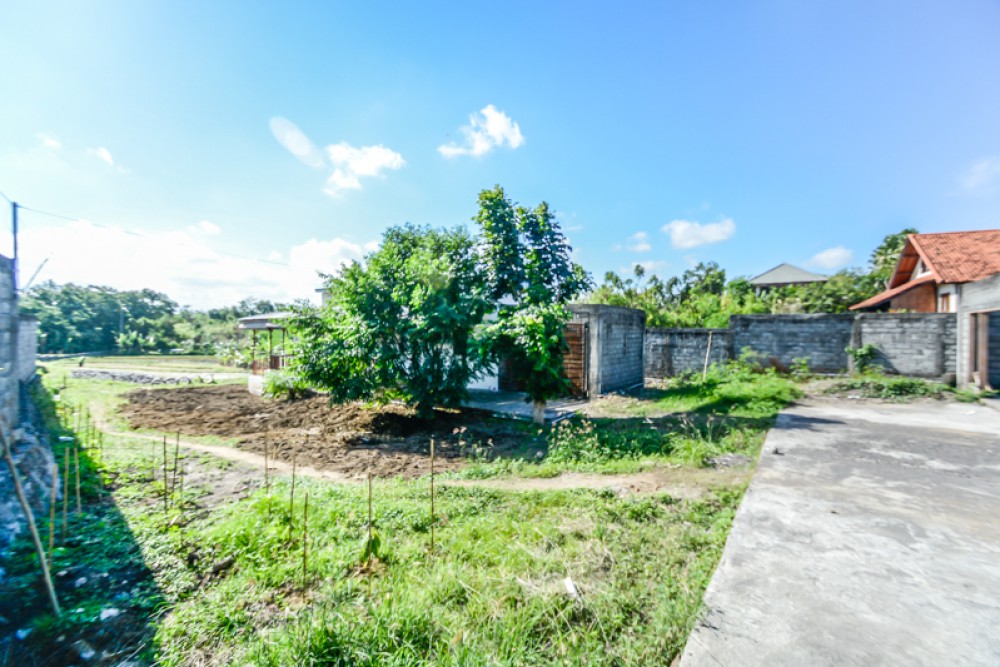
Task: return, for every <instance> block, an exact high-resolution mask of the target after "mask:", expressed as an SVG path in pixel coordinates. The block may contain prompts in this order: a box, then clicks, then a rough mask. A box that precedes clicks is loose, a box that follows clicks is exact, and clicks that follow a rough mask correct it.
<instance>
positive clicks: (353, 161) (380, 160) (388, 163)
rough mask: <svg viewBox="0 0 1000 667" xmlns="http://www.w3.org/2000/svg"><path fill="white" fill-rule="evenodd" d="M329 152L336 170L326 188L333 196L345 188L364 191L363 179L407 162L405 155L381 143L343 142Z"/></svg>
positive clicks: (399, 166)
mask: <svg viewBox="0 0 1000 667" xmlns="http://www.w3.org/2000/svg"><path fill="white" fill-rule="evenodd" d="M326 154H327V156H329V158H330V162H331V163H333V167H334V169H333V173H332V174H330V178H329V179H327V182H326V188H324V190H323V191H324V192H326V193H327V194H328V195H330V196H333V197H336V196H339V195H340V194H342V193H343V192H344V190H360V189H361V179H362V178H371V177H373V176H381V175H382V174H383V173H384V172H385V171H387V170H396V169H400V168H402V167H403V165H405V164H406V161H405V160H403V156H402V155H400V154H399V153H397V152H396V151H393V150H390V149H388V148H386V147H385V146H382V145H381V144H379V145H378V146H360V147H357V148H356V147H354V146H351V145H350V144H348V143H347V142H344V141H342V142H340V143H339V144H334V145H332V146H327V147H326Z"/></svg>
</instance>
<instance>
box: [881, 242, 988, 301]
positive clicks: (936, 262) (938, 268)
mask: <svg viewBox="0 0 1000 667" xmlns="http://www.w3.org/2000/svg"><path fill="white" fill-rule="evenodd" d="M907 251H910V253H909V254H908V252H907ZM913 252H915V253H916V254H917V255H919V256H920V258H921V259H923V260H924V266H926V267H927V268H928V269H929V270H930V271H931V273H932V274H934V275H935V277H936V278H937V282H938V283H971V282H975V281H977V280H982V279H983V278H989V277H990V276H992V275H995V274H997V273H1000V229H983V230H979V231H974V232H944V233H941V234H910V237H909V238H908V239H907V242H906V247H904V248H903V252H902V253H901V254H900V258H899V264H898V265H897V266H896V274H895V275H893V279H892V281H890V283H889V284H890V287H895V286H896V285H899V284H901V283H903V282H906V281H907V280H909V278H910V276H911V275H912V272H913V267H912V266H910V267H908V266H907V265H908V262H905V263H904V260H906V259H908V257H911V256H912V253H913ZM907 268H909V270H908V271H906V269H907ZM904 273H905V279H906V280H903V278H904V275H903V274H904Z"/></svg>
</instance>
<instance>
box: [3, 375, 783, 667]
mask: <svg viewBox="0 0 1000 667" xmlns="http://www.w3.org/2000/svg"><path fill="white" fill-rule="evenodd" d="M46 377H47V383H49V384H50V386H51V387H53V388H54V387H58V386H60V381H61V377H60V376H59V374H58V373H49V374H48V375H47V376H46ZM692 382H693V381H692V380H686V381H684V382H683V383H680V382H679V383H677V384H676V385H675V386H672V387H667V388H665V389H664V390H663V391H664V392H666V393H663V394H655V395H653V396H652V397H647V398H644V399H641V400H640V401H639V402H637V403H636V405H635V406H634V408H629V409H625V410H623V411H622V412H621V414H620V415H618V416H605V417H601V418H599V419H594V420H586V421H584V420H578V421H574V422H572V423H569V424H564V425H561V426H557V427H555V428H553V429H546V430H545V431H544V432H543V433H542V434H538V433H536V432H535V431H534V430H532V429H526V437H532V438H537V437H539V435H541V436H544V438H545V439H546V440H547V441H548V444H549V454H548V456H547V457H546V458H545V459H543V460H542V461H540V462H534V461H531V462H528V461H510V460H506V461H494V462H487V461H482V462H480V463H477V464H475V465H473V466H471V467H470V468H467V469H466V471H465V472H463V473H459V476H466V477H471V478H475V477H494V478H495V477H500V476H505V475H506V476H510V475H523V476H533V477H539V476H541V477H544V476H552V475H557V474H559V473H560V472H563V471H571V470H591V471H597V472H621V471H635V470H643V469H647V468H650V467H656V466H673V467H677V466H681V467H690V468H692V469H694V468H698V467H700V466H704V465H705V463H706V461H707V459H708V458H709V457H710V456H712V455H716V454H719V453H727V452H739V453H744V454H745V455H747V456H748V457H750V458H753V457H754V456H755V455H756V452H757V451H759V447H760V443H761V441H762V439H763V434H764V433H765V432H766V428H767V426H768V424H769V423H770V419H772V418H773V416H774V414H775V413H776V412H777V410H778V409H780V407H781V405H783V404H784V401H786V400H789V397H790V396H792V395H793V394H794V391H795V389H794V386H793V385H792V383H790V382H789V381H787V380H783V379H781V378H775V377H774V376H767V375H757V376H753V375H745V374H744V375H739V376H737V375H733V374H720V375H719V376H718V377H716V378H714V379H713V380H712V381H711V382H700V381H699V382H696V383H695V384H697V386H696V387H692V386H690V385H691V383H692ZM128 388H131V387H130V386H129V385H124V384H122V383H112V382H102V381H92V380H69V387H68V388H67V389H66V390H65V391H62V392H61V395H60V402H61V403H63V404H65V405H73V406H80V405H85V406H87V409H88V410H89V412H90V414H92V415H94V416H96V417H97V418H98V419H100V420H101V421H102V422H103V423H106V424H108V425H109V427H111V428H113V429H115V430H118V429H121V428H123V427H124V425H123V424H122V423H121V420H120V419H119V418H118V417H117V416H116V407H117V405H119V402H120V401H121V395H122V393H123V391H124V390H126V389H128ZM166 391H169V390H166ZM671 392H672V393H671ZM789 392H792V393H789ZM46 396H50V394H48V393H46V394H44V395H43V399H45V400H49V399H48V398H45V397H46ZM651 404H654V405H652V407H651V408H650V409H656V410H660V411H662V410H663V409H664V407H665V406H669V407H671V408H679V409H683V410H686V411H685V412H682V413H677V414H669V415H665V416H661V417H657V418H655V419H650V418H647V417H641V416H637V415H638V414H641V413H642V412H643V411H644V410H646V409H647V408H649V407H650V405H651ZM656 404H658V405H656ZM644 406H645V407H644ZM73 419H74V418H73V417H72V416H70V417H69V418H68V420H67V421H65V422H64V424H63V426H61V427H60V426H57V425H55V424H54V423H53V425H52V427H53V429H54V430H57V431H58V430H59V429H60V428H61V429H63V430H64V431H65V428H66V425H67V424H72V423H74V422H73ZM528 431H531V432H530V433H529V432H528ZM98 451H99V452H100V454H98V453H97V452H98ZM159 451H160V450H159V448H158V447H157V446H155V444H154V443H149V442H148V441H141V440H137V439H135V438H133V437H128V436H114V437H106V438H105V439H104V443H103V446H102V447H101V448H100V449H94V450H92V452H91V454H90V455H88V456H85V465H84V468H85V473H84V475H85V477H86V481H85V484H84V491H83V499H84V511H83V513H82V514H81V515H74V514H73V513H72V512H71V513H70V534H71V538H70V539H69V540H68V541H67V542H66V544H65V545H63V546H59V547H58V548H57V549H56V551H55V553H54V555H53V560H54V563H53V569H54V570H56V571H60V570H63V571H70V572H71V573H72V574H71V575H68V578H64V579H65V580H62V579H60V580H59V584H58V586H59V591H60V595H62V596H64V607H66V608H67V609H70V610H71V611H70V612H69V613H67V614H66V615H64V616H63V618H61V619H59V620H56V619H54V618H53V617H52V616H51V615H50V614H48V613H47V612H46V609H45V605H44V597H43V596H41V589H39V588H38V587H37V564H36V563H35V561H34V554H33V551H32V549H31V548H30V543H29V542H28V541H27V540H22V541H20V542H19V543H18V544H17V545H16V547H15V549H14V555H13V556H12V557H11V559H9V561H8V562H5V563H4V567H5V568H6V569H7V571H8V581H9V582H13V588H12V590H13V591H14V592H13V593H12V595H15V596H20V598H17V599H23V598H24V597H28V598H30V600H31V602H30V604H29V607H30V609H31V610H32V612H33V618H32V620H31V621H30V625H29V627H30V628H32V630H33V631H32V633H31V635H30V636H29V638H28V639H27V640H26V641H24V642H20V643H19V644H17V645H16V646H17V650H18V651H21V653H16V654H8V655H7V656H6V659H7V660H11V659H13V660H15V661H18V660H19V661H21V662H24V661H26V660H33V659H36V658H37V657H38V656H39V655H43V654H45V652H48V653H49V654H53V655H54V654H58V653H59V651H68V650H69V649H68V648H67V644H68V643H69V642H71V641H72V640H73V639H75V638H76V637H86V638H88V640H89V641H91V642H93V643H94V644H95V645H100V644H101V642H104V643H105V644H106V646H105V647H104V648H105V650H109V651H111V650H119V651H126V650H127V651H128V652H129V653H131V654H133V656H132V658H131V659H137V660H139V661H140V664H153V663H154V662H155V663H156V664H164V665H187V664H234V665H246V664H255V665H257V664H259V665H288V664H321V665H438V664H444V665H451V664H454V665H550V664H567V665H570V664H572V665H577V664H588V665H662V664H669V663H670V661H671V660H672V659H673V657H674V656H675V655H676V654H677V653H678V652H679V651H680V650H682V648H683V645H684V642H685V640H686V637H687V635H688V633H689V631H690V629H691V627H692V626H693V624H694V623H695V621H696V620H697V617H698V613H699V607H700V604H701V598H702V594H703V592H704V589H705V586H707V584H708V581H709V579H710V577H711V573H712V571H713V570H714V568H715V565H716V563H717V562H718V558H719V556H720V554H721V551H722V548H723V546H724V544H725V538H726V535H727V533H728V530H729V526H730V523H731V521H732V517H733V514H734V512H735V509H736V507H737V505H738V503H739V501H740V498H741V496H742V491H743V488H742V486H741V485H736V486H735V487H734V486H733V485H732V484H726V485H723V486H718V487H715V488H711V487H708V488H703V489H701V491H700V492H699V493H697V494H694V495H693V496H685V497H672V496H671V495H669V494H668V493H663V492H660V493H653V494H647V495H631V494H626V495H623V496H620V495H617V494H615V493H613V492H611V491H601V490H586V489H577V490H573V489H569V490H566V489H562V490H542V491H531V492H523V491H501V490H494V489H487V488H481V487H475V486H473V487H456V486H446V485H444V484H442V485H439V487H438V489H437V496H436V500H435V514H434V518H433V520H432V516H431V505H430V482H429V479H428V478H426V477H424V478H421V479H418V480H413V481H402V480H388V481H376V482H375V483H374V485H373V494H372V515H373V516H372V522H371V526H372V529H373V539H372V540H369V539H368V525H369V524H368V495H367V489H366V488H365V486H364V485H355V484H346V485H345V484H331V483H326V482H322V481H316V480H302V479H299V480H297V481H296V489H295V496H294V503H293V501H292V498H291V495H292V493H291V482H290V480H289V479H288V478H287V477H283V478H279V479H278V480H276V481H275V483H274V485H273V487H272V489H271V493H270V494H268V493H266V492H265V491H264V490H263V489H261V488H260V485H261V483H262V480H261V479H260V477H261V476H262V475H261V473H260V471H258V470H252V469H251V470H246V469H243V468H239V467H231V466H230V464H226V463H225V462H219V461H218V460H215V459H213V457H206V456H204V455H202V456H195V455H193V454H187V455H184V454H183V453H182V456H181V461H182V466H181V467H182V468H183V469H185V470H188V471H189V474H190V477H189V478H188V483H187V484H185V486H184V488H183V492H181V491H180V490H179V489H178V488H177V485H176V484H174V485H173V490H172V492H169V489H170V485H167V486H165V484H164V481H163V475H162V472H161V471H160V470H161V467H162V455H160V454H159ZM91 457H93V459H94V461H93V463H86V462H88V461H90V460H91ZM98 458H99V459H100V460H99V461H98V460H97V459H98ZM98 468H100V470H101V471H102V476H103V480H104V482H105V484H106V486H107V488H106V489H101V488H100V485H99V484H98V483H97V481H96V480H97V477H96V474H97V472H96V471H97V470H98ZM88 471H89V472H88ZM198 475H201V477H200V478H199V477H198ZM170 478H171V477H170V474H169V473H168V480H169V479H170ZM199 479H201V480H202V481H201V482H199V481H197V480H199ZM245 482H250V483H251V484H252V486H251V487H250V488H249V489H247V490H245V491H240V492H238V493H237V492H234V493H232V494H230V496H227V497H225V498H224V499H223V500H219V499H218V498H217V495H218V489H219V488H220V487H225V486H227V485H228V486H236V485H242V484H244V483H245ZM165 489H167V490H168V492H167V493H165ZM307 493H308V496H309V516H308V526H309V529H308V538H307V537H306V535H305V530H304V528H305V523H306V517H305V509H304V500H305V495H306V494H307ZM213 494H215V495H213ZM164 495H166V496H167V498H168V500H169V502H170V507H169V509H164V506H163V498H164ZM210 498H215V500H212V501H211V502H210V501H209V499H210ZM58 523H59V522H58V520H57V524H58ZM41 525H42V527H43V531H44V530H47V522H46V521H45V520H42V521H41ZM432 525H433V530H434V539H435V548H434V551H433V552H431V551H430V539H431V537H430V534H431V527H432ZM57 527H58V526H57ZM306 543H307V544H308V552H307V554H306V560H305V562H304V559H303V551H304V547H305V546H306ZM78 573H79V574H80V576H83V577H85V578H87V579H88V581H90V580H91V578H92V577H96V578H97V580H98V581H106V582H107V583H106V585H101V586H94V587H91V586H89V585H83V586H82V587H73V583H72V581H70V579H73V578H74V577H76V576H77V574H78ZM104 574H107V577H106V578H104V579H101V576H102V575H104ZM567 580H569V581H570V582H572V583H571V586H570V587H569V588H568V587H567V583H566V581H567ZM12 599H15V598H7V600H8V601H9V600H12ZM0 602H4V603H5V604H6V601H5V600H3V599H0ZM111 607H113V608H115V609H118V610H120V611H121V612H122V616H121V617H120V618H121V619H125V620H121V621H120V622H121V623H122V624H123V628H122V631H121V632H117V633H115V636H114V637H113V638H110V639H109V637H108V636H107V628H108V625H107V623H108V621H101V620H100V615H101V612H102V611H103V610H106V609H108V608H111ZM102 631H103V632H104V634H103V635H102V634H101V632H102ZM60 637H62V640H61V641H60ZM67 638H69V639H67ZM12 645H13V644H9V645H6V646H12ZM2 650H3V649H0V651H2ZM4 658H5V656H4V655H2V654H0V662H3V659H4ZM12 664H18V663H17V662H15V663H12Z"/></svg>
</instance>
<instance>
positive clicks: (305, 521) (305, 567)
mask: <svg viewBox="0 0 1000 667" xmlns="http://www.w3.org/2000/svg"><path fill="white" fill-rule="evenodd" d="M308 571H309V492H308V491H306V500H305V508H304V509H303V510H302V583H303V585H304V584H305V583H306V578H307V572H308Z"/></svg>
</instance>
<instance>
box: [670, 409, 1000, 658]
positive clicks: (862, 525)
mask: <svg viewBox="0 0 1000 667" xmlns="http://www.w3.org/2000/svg"><path fill="white" fill-rule="evenodd" d="M705 607H706V609H705V615H704V618H703V621H702V622H701V623H700V624H699V625H698V626H697V627H696V628H695V630H694V632H693V633H692V635H691V637H690V639H689V640H688V644H687V647H686V649H685V651H684V655H683V657H682V660H681V663H680V664H681V665H682V667H706V666H709V665H711V666H719V665H724V666H729V665H734V666H735V665H740V666H742V665H748V666H749V665H775V666H786V665H787V666H793V665H794V666H801V665H830V666H834V665H836V666H837V667H845V666H850V665H858V666H860V665H865V666H869V665H900V666H903V665H905V666H907V667H911V666H915V665H928V666H930V665H934V666H937V665H989V666H991V667H997V666H998V665H1000V412H997V411H996V410H993V409H992V408H989V407H985V406H981V405H968V404H956V403H929V402H928V403H918V404H912V405H885V404H868V403H866V404H855V405H852V404H850V403H849V402H847V401H839V402H829V403H826V402H824V403H816V404H812V405H802V406H796V407H793V408H791V409H789V410H786V411H785V412H783V413H782V415H781V416H780V417H779V418H778V422H777V424H776V426H775V428H774V429H772V431H771V432H770V433H769V434H768V437H767V440H766V442H765V444H764V447H763V451H762V454H761V459H760V463H759V465H758V468H757V471H756V473H755V475H754V478H753V481H752V482H751V485H750V488H749V489H748V491H747V495H746V497H745V498H744V500H743V503H742V505H741V507H740V509H739V511H738V512H737V515H736V518H735V521H734V524H733V530H732V532H731V533H730V536H729V540H728V542H727V544H726V548H725V552H724V554H723V556H722V560H721V562H720V564H719V567H718V569H717V571H716V572H715V575H714V576H713V578H712V581H711V583H710V585H709V588H708V591H707V592H706V596H705Z"/></svg>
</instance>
